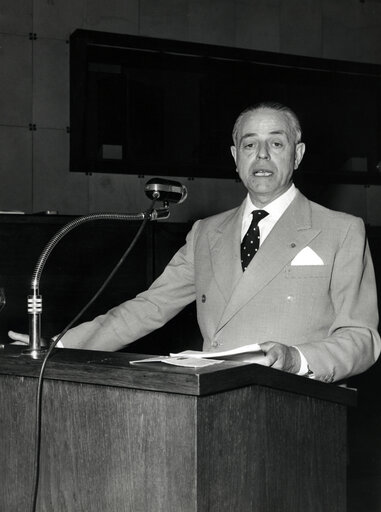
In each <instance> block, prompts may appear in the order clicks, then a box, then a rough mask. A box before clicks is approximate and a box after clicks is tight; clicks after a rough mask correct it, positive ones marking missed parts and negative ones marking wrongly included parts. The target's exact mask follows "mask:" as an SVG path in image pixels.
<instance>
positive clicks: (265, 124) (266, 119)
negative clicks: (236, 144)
mask: <svg viewBox="0 0 381 512" xmlns="http://www.w3.org/2000/svg"><path fill="white" fill-rule="evenodd" d="M273 133H284V134H285V135H286V136H287V137H289V138H291V135H292V130H291V127H290V123H289V121H288V118H287V116H286V115H285V114H284V113H283V112H279V111H277V110H272V109H268V108H266V109H259V110H255V111H253V112H246V113H245V114H244V115H243V117H242V119H241V122H240V123H239V127H238V139H240V138H242V137H244V136H247V135H258V136H264V135H271V134H273Z"/></svg>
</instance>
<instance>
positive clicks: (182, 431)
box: [0, 346, 356, 512]
mask: <svg viewBox="0 0 381 512" xmlns="http://www.w3.org/2000/svg"><path fill="white" fill-rule="evenodd" d="M21 351H22V348H21V347H16V346H6V348H5V349H2V350H1V351H0V408H1V409H0V411H1V412H0V428H1V430H0V472H1V473H0V482H1V492H0V510H1V511H4V512H5V511H6V512H20V511H28V510H29V507H30V502H31V499H30V496H31V493H32V474H33V450H34V435H35V394H36V384H37V379H36V377H37V376H38V372H39V367H40V362H38V361H35V360H32V359H29V358H28V357H25V356H22V355H21ZM138 358H141V356H139V355H137V354H124V353H110V352H93V351H81V350H59V349H57V350H55V352H54V354H53V356H52V358H51V360H50V361H49V362H48V364H47V367H46V372H45V380H44V385H43V404H42V414H43V417H42V445H41V472H40V486H39V494H38V501H37V511H38V512H196V511H197V512H225V511H226V512H230V511H231V512H251V511H253V512H264V511H266V512H302V511H303V512H305V511H308V512H315V511H316V512H317V511H319V512H323V511H324V512H326V511H330V512H336V511H337V512H338V511H340V512H344V511H345V510H346V408H347V406H348V405H354V404H355V401H356V393H355V391H353V390H350V389H346V388H341V387H338V386H335V385H331V384H323V383H321V382H316V381H313V380H308V379H305V378H303V377H297V376H295V375H290V374H287V373H284V372H280V371H277V370H272V369H269V368H265V367H261V366H258V365H254V364H246V363H240V362H233V361H226V362H223V363H221V364H218V365H214V366H209V367H206V368H203V369H199V370H193V369H183V368H179V367H175V366H170V365H166V364H163V363H146V364H142V365H139V366H138V365H136V366H131V365H130V364H129V361H131V360H133V359H138Z"/></svg>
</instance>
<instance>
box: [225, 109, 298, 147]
mask: <svg viewBox="0 0 381 512" xmlns="http://www.w3.org/2000/svg"><path fill="white" fill-rule="evenodd" d="M261 109H268V110H276V111H277V112H282V113H283V114H284V115H285V116H286V118H287V120H288V123H289V125H290V128H291V131H292V134H293V135H294V138H295V143H296V144H297V143H298V142H300V141H301V139H302V129H301V127H300V122H299V119H298V116H297V115H296V114H295V112H294V111H293V110H292V109H291V108H289V107H287V106H286V105H282V103H277V102H272V101H263V102H260V103H256V104H255V105H251V106H250V107H247V108H245V110H243V111H242V112H241V113H240V115H239V116H238V117H237V120H236V122H235V123H234V127H233V133H232V137H233V142H234V144H235V145H237V142H238V141H237V135H238V128H239V125H240V123H241V121H242V118H243V116H244V115H245V114H247V113H248V112H255V111H257V110H261Z"/></svg>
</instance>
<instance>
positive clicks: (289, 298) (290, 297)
mask: <svg viewBox="0 0 381 512" xmlns="http://www.w3.org/2000/svg"><path fill="white" fill-rule="evenodd" d="M294 299H295V297H294V296H293V295H288V296H287V302H293V301H294Z"/></svg>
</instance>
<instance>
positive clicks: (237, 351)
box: [170, 343, 265, 364]
mask: <svg viewBox="0 0 381 512" xmlns="http://www.w3.org/2000/svg"><path fill="white" fill-rule="evenodd" d="M170 355H171V357H192V358H196V359H197V358H199V359H203V360H204V359H209V358H213V359H220V358H221V359H223V360H228V361H241V362H244V363H257V364H263V362H264V359H265V355H264V353H263V352H262V350H261V348H260V346H259V345H258V343H252V344H251V345H243V346H242V347H236V348H232V349H230V350H222V351H219V352H202V351H197V350H184V351H183V352H179V353H177V354H170Z"/></svg>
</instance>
